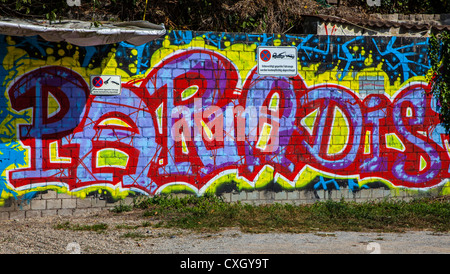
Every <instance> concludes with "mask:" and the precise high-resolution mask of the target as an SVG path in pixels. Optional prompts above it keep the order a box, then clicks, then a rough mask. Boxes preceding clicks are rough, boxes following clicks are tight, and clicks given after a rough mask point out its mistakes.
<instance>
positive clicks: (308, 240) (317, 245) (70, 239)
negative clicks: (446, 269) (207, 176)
mask: <svg viewBox="0 0 450 274" xmlns="http://www.w3.org/2000/svg"><path fill="white" fill-rule="evenodd" d="M145 221H146V219H145V218H143V217H142V213H141V212H124V213H120V214H117V213H112V212H109V211H102V212H100V213H95V214H91V215H85V216H78V217H75V216H71V217H61V216H53V217H45V218H44V217H43V218H38V219H25V220H8V221H0V254H67V253H81V254H199V253H200V254H370V253H381V254H442V253H446V254H449V253H450V234H449V233H435V232H432V231H408V232H405V233H376V232H338V231H337V232H321V231H317V232H314V233H300V234H292V233H262V234H248V233H243V232H241V231H239V230H238V229H237V228H230V229H226V230H223V231H219V232H214V233H209V232H208V233H197V232H192V231H188V230H180V229H166V228H154V227H151V226H143V224H144V222H145ZM65 223H68V224H70V225H72V226H73V225H76V224H79V225H80V226H82V225H94V224H107V225H108V227H107V229H106V230H103V231H102V232H95V231H74V230H70V229H66V230H64V229H57V228H56V226H57V225H58V224H59V225H61V224H65Z"/></svg>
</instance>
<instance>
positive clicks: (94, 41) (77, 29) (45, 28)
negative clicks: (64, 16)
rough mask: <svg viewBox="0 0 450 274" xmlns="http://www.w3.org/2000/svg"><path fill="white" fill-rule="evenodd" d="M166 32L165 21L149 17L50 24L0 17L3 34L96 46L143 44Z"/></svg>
mask: <svg viewBox="0 0 450 274" xmlns="http://www.w3.org/2000/svg"><path fill="white" fill-rule="evenodd" d="M165 33H166V29H165V28H164V25H163V24H161V25H156V24H153V23H150V22H147V21H132V22H121V23H102V24H101V25H100V26H98V27H95V26H93V24H92V22H86V21H76V20H68V21H63V22H61V23H59V22H58V23H52V24H49V23H48V21H35V20H33V21H31V20H20V19H5V18H3V19H2V18H1V17H0V34H5V35H13V36H34V35H39V36H41V37H42V38H44V39H45V40H47V41H51V42H61V41H66V42H68V43H71V44H73V45H77V46H95V45H103V44H114V43H118V42H121V41H126V42H128V43H130V44H133V45H141V44H144V43H147V42H149V41H152V40H154V39H156V38H158V37H161V36H162V35H164V34H165Z"/></svg>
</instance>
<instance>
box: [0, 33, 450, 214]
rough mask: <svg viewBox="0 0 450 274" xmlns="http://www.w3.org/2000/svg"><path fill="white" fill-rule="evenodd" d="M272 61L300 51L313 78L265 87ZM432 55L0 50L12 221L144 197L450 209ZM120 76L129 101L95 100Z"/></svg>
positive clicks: (211, 37) (280, 43) (312, 42)
mask: <svg viewBox="0 0 450 274" xmlns="http://www.w3.org/2000/svg"><path fill="white" fill-rule="evenodd" d="M258 47H272V49H277V50H278V49H280V50H283V48H282V47H291V48H295V50H296V52H297V70H298V73H297V75H293V76H283V75H272V76H261V75H259V74H258V71H257V65H258V55H257V50H258ZM427 49H428V39H426V38H411V37H410V38H408V37H395V36H386V37H380V36H377V37H369V36H364V37H363V36H354V37H346V36H334V35H278V34H246V33H216V32H193V31H170V32H168V33H167V35H165V36H164V37H161V38H160V39H157V40H155V41H152V42H149V43H147V44H144V45H141V46H132V45H130V44H127V43H118V44H111V45H104V46H96V47H80V46H76V45H71V44H67V43H63V42H61V43H52V42H48V41H45V40H42V39H41V38H40V37H13V36H0V63H1V64H2V65H1V66H0V81H2V83H3V85H2V86H1V87H0V89H1V90H2V92H1V97H0V104H1V107H2V110H5V111H3V112H2V113H1V116H0V118H1V123H0V169H1V171H2V177H1V178H2V180H1V181H0V191H1V193H0V195H1V196H0V203H1V204H2V206H1V207H0V216H1V217H0V218H2V219H16V218H26V217H40V216H45V215H51V214H58V215H76V214H81V213H83V212H89V211H95V210H103V209H110V208H111V207H113V206H115V205H117V203H118V202H123V201H127V202H132V199H133V197H135V196H136V195H147V196H152V195H158V194H177V195H181V194H188V195H198V196H201V195H204V194H205V193H214V194H216V195H222V196H223V197H224V198H225V200H227V201H231V202H233V201H238V200H239V201H244V202H249V203H255V204H261V203H273V202H282V203H291V202H292V203H297V204H301V203H311V202H315V201H321V200H327V199H333V200H341V199H344V200H354V201H364V200H368V199H375V200H379V199H384V198H398V199H412V198H414V197H420V196H424V195H447V194H448V193H450V190H449V187H450V185H449V183H448V178H449V172H448V170H449V163H450V158H449V152H448V151H449V150H448V136H446V135H445V134H443V128H442V126H441V125H440V124H439V119H438V117H439V114H438V112H437V111H438V110H437V109H436V100H435V99H434V98H433V97H432V96H431V95H429V94H428V93H427V91H429V86H428V83H427V81H426V77H425V76H426V73H427V72H428V70H429V69H430V66H429V63H428V59H427ZM277 56H278V58H281V57H282V56H286V55H283V54H280V55H277ZM113 75H115V76H121V83H120V84H121V94H120V95H114V96H94V95H91V94H90V88H91V84H92V83H91V82H90V81H91V76H100V77H104V81H108V79H109V78H108V77H109V76H113Z"/></svg>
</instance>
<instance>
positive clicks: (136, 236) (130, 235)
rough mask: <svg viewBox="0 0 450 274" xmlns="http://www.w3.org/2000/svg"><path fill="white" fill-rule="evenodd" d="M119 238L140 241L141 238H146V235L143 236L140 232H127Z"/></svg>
mask: <svg viewBox="0 0 450 274" xmlns="http://www.w3.org/2000/svg"><path fill="white" fill-rule="evenodd" d="M121 237H123V238H132V239H142V238H148V235H145V234H143V233H140V232H127V233H125V234H123V235H122V236H121Z"/></svg>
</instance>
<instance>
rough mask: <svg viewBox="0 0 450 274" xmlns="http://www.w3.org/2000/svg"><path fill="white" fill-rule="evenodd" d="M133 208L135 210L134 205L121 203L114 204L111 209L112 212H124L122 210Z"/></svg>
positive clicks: (126, 210)
mask: <svg viewBox="0 0 450 274" xmlns="http://www.w3.org/2000/svg"><path fill="white" fill-rule="evenodd" d="M132 210H133V206H132V205H124V204H119V205H116V206H114V207H113V208H112V209H111V212H114V213H122V212H128V211H132Z"/></svg>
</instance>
